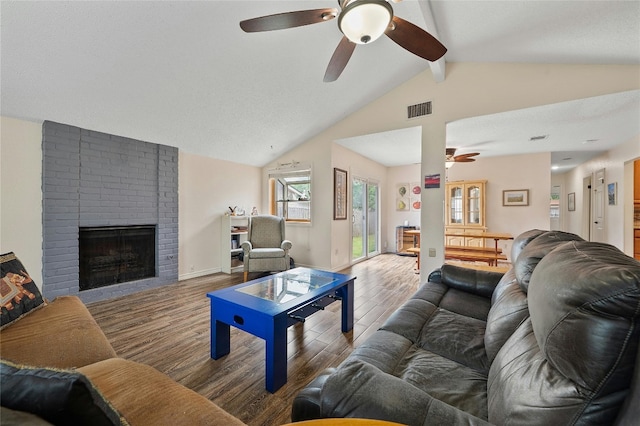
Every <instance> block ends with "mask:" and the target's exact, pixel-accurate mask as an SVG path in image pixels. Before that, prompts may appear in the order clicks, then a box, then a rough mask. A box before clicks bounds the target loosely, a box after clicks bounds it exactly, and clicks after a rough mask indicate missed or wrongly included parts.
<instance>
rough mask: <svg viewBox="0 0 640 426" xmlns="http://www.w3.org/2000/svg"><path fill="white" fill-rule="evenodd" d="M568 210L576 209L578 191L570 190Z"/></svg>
mask: <svg viewBox="0 0 640 426" xmlns="http://www.w3.org/2000/svg"><path fill="white" fill-rule="evenodd" d="M567 210H569V211H570V212H573V211H575V210H576V193H575V192H570V193H569V195H567Z"/></svg>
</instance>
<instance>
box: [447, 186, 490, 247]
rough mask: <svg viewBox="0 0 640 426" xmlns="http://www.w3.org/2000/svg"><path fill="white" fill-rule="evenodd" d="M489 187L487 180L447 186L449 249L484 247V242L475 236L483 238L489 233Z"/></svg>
mask: <svg viewBox="0 0 640 426" xmlns="http://www.w3.org/2000/svg"><path fill="white" fill-rule="evenodd" d="M486 187H487V181H486V180H474V181H469V180H467V181H463V180H461V181H456V182H447V183H446V184H445V244H446V245H448V246H473V247H484V245H485V239H484V238H478V237H474V235H478V234H482V233H483V232H485V231H486V230H487V227H486V216H485V195H486ZM446 234H459V235H446Z"/></svg>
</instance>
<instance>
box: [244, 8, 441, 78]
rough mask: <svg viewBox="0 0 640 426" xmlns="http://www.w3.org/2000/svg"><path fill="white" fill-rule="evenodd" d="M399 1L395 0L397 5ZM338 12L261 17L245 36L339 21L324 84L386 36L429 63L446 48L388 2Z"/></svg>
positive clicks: (247, 25)
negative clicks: (362, 46) (359, 52)
mask: <svg viewBox="0 0 640 426" xmlns="http://www.w3.org/2000/svg"><path fill="white" fill-rule="evenodd" d="M398 1H400V0H395V2H398ZM338 5H339V6H340V10H339V9H336V8H326V9H313V10H299V11H294V12H284V13H278V14H275V15H267V16H261V17H258V18H253V19H247V20H245V21H242V22H240V28H242V30H244V31H245V32H248V33H252V32H261V31H273V30H282V29H286V28H294V27H301V26H304V25H311V24H317V23H320V22H325V21H330V20H332V19H334V18H336V17H337V18H338V28H339V29H340V31H341V32H342V34H343V37H342V40H340V43H338V47H337V48H336V50H335V51H334V52H333V55H332V56H331V60H330V61H329V65H328V66H327V70H326V72H325V75H324V81H325V82H331V81H335V80H337V79H338V77H340V74H342V71H343V70H344V68H345V67H346V66H347V62H349V59H350V58H351V55H352V54H353V51H354V50H355V48H356V45H357V44H367V43H371V42H373V41H375V40H377V39H378V38H380V37H381V36H382V35H383V34H385V35H386V36H387V37H389V38H390V39H391V40H393V41H394V42H395V43H396V44H398V45H399V46H401V47H402V48H404V49H406V50H408V51H409V52H411V53H413V54H414V55H417V56H420V57H421V58H424V59H426V60H428V61H437V60H438V59H440V58H441V57H442V56H443V55H444V54H445V53H446V52H447V48H446V47H444V46H443V45H442V43H440V42H439V41H438V40H437V39H436V38H435V37H433V36H432V35H431V34H429V33H428V32H426V31H425V30H423V29H422V28H420V27H418V26H416V25H414V24H412V23H411V22H409V21H405V20H404V19H402V18H399V17H397V16H394V14H393V8H392V7H391V5H390V4H389V3H388V2H387V1H385V0H338Z"/></svg>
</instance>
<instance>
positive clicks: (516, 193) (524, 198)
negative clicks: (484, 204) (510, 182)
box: [502, 189, 529, 207]
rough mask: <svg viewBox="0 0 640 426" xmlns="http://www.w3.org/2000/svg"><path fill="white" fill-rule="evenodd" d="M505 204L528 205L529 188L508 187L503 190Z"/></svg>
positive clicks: (503, 202)
mask: <svg viewBox="0 0 640 426" xmlns="http://www.w3.org/2000/svg"><path fill="white" fill-rule="evenodd" d="M502 205H503V206H508V207H510V206H528V205H529V190H528V189H507V190H504V191H502Z"/></svg>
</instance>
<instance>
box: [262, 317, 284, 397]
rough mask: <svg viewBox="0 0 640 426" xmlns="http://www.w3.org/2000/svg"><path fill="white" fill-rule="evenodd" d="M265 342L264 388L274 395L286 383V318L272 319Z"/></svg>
mask: <svg viewBox="0 0 640 426" xmlns="http://www.w3.org/2000/svg"><path fill="white" fill-rule="evenodd" d="M268 334H269V335H268V336H267V338H266V339H265V341H266V343H267V344H266V352H267V353H266V357H265V358H266V360H265V367H266V372H265V379H266V388H267V390H268V391H269V392H271V393H274V392H275V391H277V390H278V389H280V388H281V387H282V385H284V384H285V383H287V317H286V315H280V316H279V317H275V318H273V323H272V325H271V327H270V329H269V330H268Z"/></svg>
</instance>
